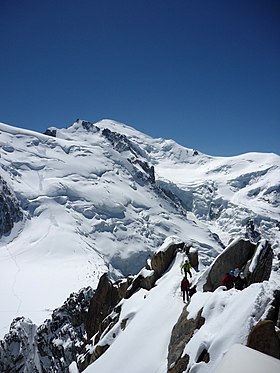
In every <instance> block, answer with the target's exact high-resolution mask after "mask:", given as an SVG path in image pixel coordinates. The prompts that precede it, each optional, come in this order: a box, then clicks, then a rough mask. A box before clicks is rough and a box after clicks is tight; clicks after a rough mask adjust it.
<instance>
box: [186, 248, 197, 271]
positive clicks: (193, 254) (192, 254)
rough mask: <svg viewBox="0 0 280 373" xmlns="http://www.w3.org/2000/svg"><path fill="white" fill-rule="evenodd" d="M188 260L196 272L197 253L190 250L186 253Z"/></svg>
mask: <svg viewBox="0 0 280 373" xmlns="http://www.w3.org/2000/svg"><path fill="white" fill-rule="evenodd" d="M188 258H189V260H190V264H191V266H192V267H193V268H194V269H195V270H198V265H199V259H198V251H197V250H195V249H193V248H191V250H190V251H189V253H188Z"/></svg>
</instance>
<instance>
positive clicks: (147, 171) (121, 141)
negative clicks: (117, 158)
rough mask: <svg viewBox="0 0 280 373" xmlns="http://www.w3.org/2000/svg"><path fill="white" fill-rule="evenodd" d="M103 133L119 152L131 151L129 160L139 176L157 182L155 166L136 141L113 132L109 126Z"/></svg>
mask: <svg viewBox="0 0 280 373" xmlns="http://www.w3.org/2000/svg"><path fill="white" fill-rule="evenodd" d="M102 135H103V136H105V137H106V138H107V139H108V140H109V141H110V143H111V144H112V146H113V147H114V149H115V150H116V151H118V152H119V153H123V152H129V154H130V156H129V157H128V160H129V162H131V164H133V165H134V168H135V172H136V175H137V177H139V178H140V179H143V180H148V181H149V182H150V183H152V184H154V183H155V170H154V166H150V165H149V163H148V162H147V161H146V159H145V158H146V154H145V153H144V151H143V150H142V149H141V148H140V147H139V146H138V145H137V144H135V143H134V142H132V141H131V140H129V139H128V138H127V137H126V136H125V135H123V134H120V133H117V132H113V131H111V130H109V128H104V129H103V131H102Z"/></svg>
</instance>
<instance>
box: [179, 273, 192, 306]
mask: <svg viewBox="0 0 280 373" xmlns="http://www.w3.org/2000/svg"><path fill="white" fill-rule="evenodd" d="M189 289H190V283H189V280H188V279H187V276H185V277H184V278H183V280H182V281H181V291H182V293H183V301H184V302H185V299H186V297H187V301H189V299H190V297H189Z"/></svg>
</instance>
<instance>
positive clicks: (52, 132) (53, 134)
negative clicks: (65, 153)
mask: <svg viewBox="0 0 280 373" xmlns="http://www.w3.org/2000/svg"><path fill="white" fill-rule="evenodd" d="M43 134H44V135H47V136H51V137H56V129H55V128H48V129H47V130H46V131H45V132H44V133H43Z"/></svg>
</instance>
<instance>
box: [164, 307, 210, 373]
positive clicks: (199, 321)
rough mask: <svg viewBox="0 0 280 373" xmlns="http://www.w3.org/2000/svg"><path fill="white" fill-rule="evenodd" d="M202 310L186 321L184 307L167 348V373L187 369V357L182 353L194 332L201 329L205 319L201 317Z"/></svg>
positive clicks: (186, 314) (178, 372) (179, 372)
mask: <svg viewBox="0 0 280 373" xmlns="http://www.w3.org/2000/svg"><path fill="white" fill-rule="evenodd" d="M201 314H202V310H201V311H200V312H199V313H198V314H197V317H196V318H195V319H190V320H188V311H187V307H184V309H183V312H182V314H181V316H180V317H179V319H178V321H177V323H176V324H175V326H174V328H173V330H172V334H171V339H170V343H169V347H168V358H167V359H168V373H182V372H184V371H185V370H186V369H187V366H188V363H189V356H188V355H184V356H182V354H183V351H184V348H185V346H186V344H187V343H188V342H189V341H190V339H191V338H192V336H193V334H194V332H195V330H197V329H199V328H201V326H202V325H203V324H204V322H205V319H204V318H203V317H202V316H201Z"/></svg>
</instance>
